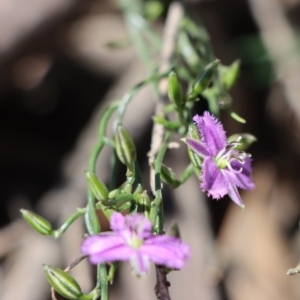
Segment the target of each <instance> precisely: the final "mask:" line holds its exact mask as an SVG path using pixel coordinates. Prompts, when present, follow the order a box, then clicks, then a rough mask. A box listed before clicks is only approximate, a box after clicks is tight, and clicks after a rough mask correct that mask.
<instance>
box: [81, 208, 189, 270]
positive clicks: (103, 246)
mask: <svg viewBox="0 0 300 300" xmlns="http://www.w3.org/2000/svg"><path fill="white" fill-rule="evenodd" d="M110 227H111V229H112V230H113V231H112V232H103V233H100V234H98V235H93V236H90V237H88V238H86V239H85V240H84V241H83V243H82V246H81V251H82V253H83V254H84V255H88V256H89V258H90V261H91V262H92V263H94V264H99V263H104V262H114V261H127V260H129V261H130V262H131V265H132V267H133V269H134V271H135V273H136V274H138V275H143V274H145V273H146V272H147V270H148V268H149V261H152V262H154V263H155V264H158V265H163V266H166V267H169V268H171V269H182V268H183V267H184V266H185V263H186V261H187V259H188V257H189V254H190V247H189V246H188V245H186V244H184V243H182V242H181V241H180V240H179V239H178V238H175V237H172V236H168V235H154V234H152V233H151V227H152V226H151V223H150V221H149V220H148V219H147V218H146V217H145V216H143V215H141V214H132V215H128V216H123V215H121V214H120V213H117V212H115V213H113V214H112V216H111V220H110Z"/></svg>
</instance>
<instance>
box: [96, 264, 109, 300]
mask: <svg viewBox="0 0 300 300" xmlns="http://www.w3.org/2000/svg"><path fill="white" fill-rule="evenodd" d="M97 274H98V276H99V277H98V278H97V282H98V283H100V287H101V300H108V281H107V270H106V264H100V265H98V266H97Z"/></svg>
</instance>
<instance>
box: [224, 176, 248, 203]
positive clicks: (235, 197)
mask: <svg viewBox="0 0 300 300" xmlns="http://www.w3.org/2000/svg"><path fill="white" fill-rule="evenodd" d="M228 173H229V172H226V171H225V172H223V174H224V177H225V178H227V190H228V196H229V197H230V199H231V200H232V201H233V202H234V203H236V204H237V205H238V206H240V207H242V208H244V207H245V205H244V203H243V200H242V198H241V196H240V194H239V191H238V189H237V187H236V185H235V184H234V183H233V182H231V181H230V178H229V177H228Z"/></svg>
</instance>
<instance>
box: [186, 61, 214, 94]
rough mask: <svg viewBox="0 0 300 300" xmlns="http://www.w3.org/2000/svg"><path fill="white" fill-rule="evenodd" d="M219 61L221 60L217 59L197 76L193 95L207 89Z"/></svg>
mask: <svg viewBox="0 0 300 300" xmlns="http://www.w3.org/2000/svg"><path fill="white" fill-rule="evenodd" d="M219 63H220V60H219V59H216V60H215V61H213V62H212V63H210V64H209V65H207V66H206V67H205V69H204V70H203V71H202V73H201V74H200V75H199V76H198V77H197V78H196V80H195V83H194V85H193V92H192V93H193V95H199V94H202V93H203V92H204V91H205V89H206V88H207V87H208V86H209V84H210V83H211V81H212V79H213V76H214V74H215V73H216V70H217V68H218V65H219Z"/></svg>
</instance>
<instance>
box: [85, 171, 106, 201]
mask: <svg viewBox="0 0 300 300" xmlns="http://www.w3.org/2000/svg"><path fill="white" fill-rule="evenodd" d="M85 176H86V179H87V182H88V185H89V188H90V189H91V191H92V193H93V195H94V197H95V198H96V199H98V200H105V199H107V196H108V189H107V187H106V185H105V184H104V183H103V182H102V181H101V180H99V179H98V178H97V176H96V174H94V173H93V172H89V171H87V172H85Z"/></svg>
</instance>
